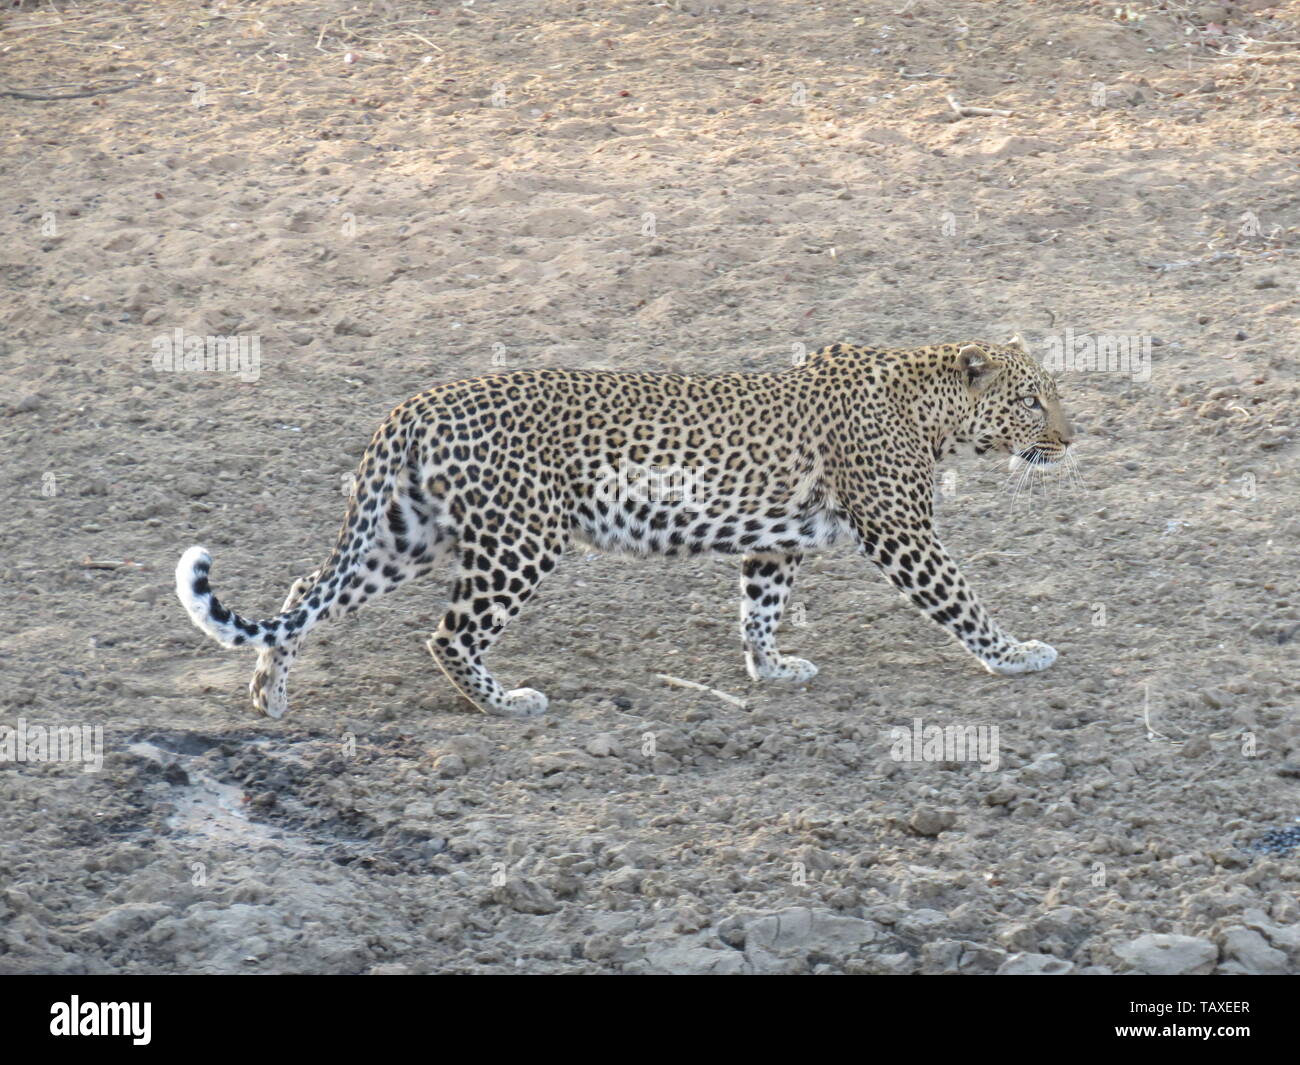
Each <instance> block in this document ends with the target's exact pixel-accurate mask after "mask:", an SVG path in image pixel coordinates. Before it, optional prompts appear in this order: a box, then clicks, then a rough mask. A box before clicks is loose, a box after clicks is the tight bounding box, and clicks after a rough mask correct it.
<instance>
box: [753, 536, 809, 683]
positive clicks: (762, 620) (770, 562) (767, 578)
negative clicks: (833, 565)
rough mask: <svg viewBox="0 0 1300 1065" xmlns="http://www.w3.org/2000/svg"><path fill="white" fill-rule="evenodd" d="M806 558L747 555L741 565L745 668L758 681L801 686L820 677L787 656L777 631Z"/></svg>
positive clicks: (807, 662) (782, 554)
mask: <svg viewBox="0 0 1300 1065" xmlns="http://www.w3.org/2000/svg"><path fill="white" fill-rule="evenodd" d="M801 560H802V556H800V555H797V554H784V553H781V552H775V551H774V552H761V553H754V554H750V555H746V556H745V558H744V560H743V561H742V562H741V565H740V637H741V639H742V640H744V641H745V668H746V670H748V672H749V675H750V677H752V678H753V679H754V680H792V681H794V682H795V683H796V684H801V683H803V682H804V681H806V680H812V678H813V677H815V676H816V675H817V667H816V666H814V665H813V664H812V663H811V662H809V661H807V660H806V659H803V658H794V657H792V656H790V655H783V654H782V653H781V652H780V651H778V650H777V647H776V630H777V627H778V626H779V625H780V624H781V615H782V614H783V613H784V612H785V603H786V600H787V599H788V598H789V597H790V589H791V588H792V587H794V575H795V571H796V570H797V569H798V568H799V563H800V561H801Z"/></svg>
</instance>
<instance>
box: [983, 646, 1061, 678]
mask: <svg viewBox="0 0 1300 1065" xmlns="http://www.w3.org/2000/svg"><path fill="white" fill-rule="evenodd" d="M1055 661H1056V648H1055V647H1052V646H1050V645H1049V644H1045V643H1043V641H1042V640H1027V641H1026V642H1024V643H1022V644H1020V645H1019V646H1018V647H1016V648H1015V649H1014V650H1012V651H1008V652H1007V653H1006V654H1004V655H1001V656H1000V657H998V658H997V659H995V660H993V661H986V662H985V663H984V668H985V669H987V670H988V671H989V672H990V673H1003V674H1010V673H1037V672H1039V671H1040V670H1043V669H1046V668H1047V667H1048V666H1050V665H1051V664H1052V663H1053V662H1055Z"/></svg>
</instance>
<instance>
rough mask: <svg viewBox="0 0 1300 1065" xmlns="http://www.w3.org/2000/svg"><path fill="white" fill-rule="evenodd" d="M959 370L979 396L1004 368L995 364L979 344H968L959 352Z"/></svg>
mask: <svg viewBox="0 0 1300 1065" xmlns="http://www.w3.org/2000/svg"><path fill="white" fill-rule="evenodd" d="M957 369H958V370H959V371H960V372H961V373H962V374H963V375H964V376H965V378H966V384H967V385H969V386H970V390H971V391H972V392H973V393H975V395H977V396H978V395H979V394H980V393H981V392H983V391H984V390H985V389H986V388H988V386H989V385H990V384H992V383H993V379H994V378H995V377H997V375H998V374H999V373H1001V372H1002V366H1001V365H1000V364H999V363H996V362H994V361H993V359H991V358H990V357H989V354H988V352H987V351H985V350H984V349H983V348H981V347H980V346H979V345H978V344H967V345H966V346H965V347H964V348H962V349H961V350H960V351H958V352H957Z"/></svg>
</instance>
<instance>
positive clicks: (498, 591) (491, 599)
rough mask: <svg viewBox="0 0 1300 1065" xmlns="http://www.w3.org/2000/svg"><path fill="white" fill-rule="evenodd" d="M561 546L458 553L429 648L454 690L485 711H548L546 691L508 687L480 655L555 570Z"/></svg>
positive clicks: (517, 714)
mask: <svg viewBox="0 0 1300 1065" xmlns="http://www.w3.org/2000/svg"><path fill="white" fill-rule="evenodd" d="M563 546H564V545H563V542H562V541H561V540H559V539H558V538H556V539H553V540H551V541H549V542H548V543H547V544H545V545H544V546H543V545H527V546H525V545H524V544H520V545H518V546H517V547H513V548H509V549H502V548H500V547H499V546H498V547H497V549H496V550H490V551H489V550H485V549H484V548H483V547H482V545H481V544H480V545H479V546H478V547H468V548H466V549H465V550H464V551H463V553H462V557H461V572H460V576H459V577H458V578H457V580H456V585H455V588H454V589H453V591H452V601H451V609H449V610H448V611H447V613H446V614H445V615H444V617H443V619H442V623H441V624H440V625H439V626H438V629H437V631H436V632H435V633H434V634H433V637H432V639H430V640H429V643H428V647H429V653H430V654H432V655H433V660H434V661H435V662H437V663H438V666H439V668H441V669H442V671H443V673H445V674H446V675H447V679H448V680H450V681H451V682H452V684H454V685H455V686H456V690H457V691H459V692H460V693H461V694H462V695H463V696H465V698H466V699H468V700H469V701H470V702H472V703H473V704H474V705H475V706H477V707H478V708H479V709H480V710H482V711H483V712H484V713H487V714H499V715H502V716H506V717H534V716H536V715H538V714H544V713H545V712H546V707H547V699H546V696H545V695H543V694H542V693H541V692H539V691H535V690H534V689H532V688H516V689H514V690H513V691H507V690H506V689H505V688H504V687H503V686H502V685H501V684H500V683H499V682H498V681H497V679H496V678H495V677H493V676H492V674H491V673H490V672H489V671H488V669H487V666H485V665H484V664H483V656H484V655H485V654H486V653H487V651H488V649H489V648H490V647H491V646H492V645H493V644H494V643H495V642H496V641H497V639H498V637H500V635H501V633H502V632H504V631H505V627H506V625H507V624H508V623H509V621H510V619H511V618H513V617H514V616H515V615H516V614H518V613H519V610H520V608H521V607H522V606H523V605H524V603H525V602H527V601H528V600H529V599H530V598H531V597H532V594H533V592H534V591H536V590H537V586H538V584H540V583H541V580H542V578H543V577H544V576H546V574H547V573H549V572H551V570H553V569H554V568H555V564H556V562H557V561H558V559H559V557H560V553H561V551H562V550H563ZM524 551H527V553H526V554H525V553H523V552H524Z"/></svg>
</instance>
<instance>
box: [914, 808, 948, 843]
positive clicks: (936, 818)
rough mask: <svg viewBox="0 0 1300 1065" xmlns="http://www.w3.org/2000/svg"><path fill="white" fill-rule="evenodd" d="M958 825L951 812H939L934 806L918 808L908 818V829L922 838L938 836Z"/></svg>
mask: <svg viewBox="0 0 1300 1065" xmlns="http://www.w3.org/2000/svg"><path fill="white" fill-rule="evenodd" d="M956 823H957V815H956V814H955V813H953V812H952V811H951V810H938V809H935V808H934V807H933V806H918V807H917V808H916V809H915V810H913V811H912V816H911V817H910V818H908V821H907V827H908V828H910V829H911V830H912V831H913V832H915V833H917V834H918V835H921V836H937V835H938V834H939V833H940V832H943V831H944V830H945V829H949V828H952V826H953V825H955V824H956Z"/></svg>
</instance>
